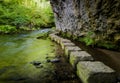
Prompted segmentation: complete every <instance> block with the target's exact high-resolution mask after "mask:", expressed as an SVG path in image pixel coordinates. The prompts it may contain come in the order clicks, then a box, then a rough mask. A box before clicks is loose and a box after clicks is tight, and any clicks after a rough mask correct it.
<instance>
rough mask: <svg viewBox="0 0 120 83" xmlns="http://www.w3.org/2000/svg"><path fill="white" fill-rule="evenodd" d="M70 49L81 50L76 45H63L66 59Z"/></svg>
mask: <svg viewBox="0 0 120 83" xmlns="http://www.w3.org/2000/svg"><path fill="white" fill-rule="evenodd" d="M72 51H81V48H79V47H78V46H66V47H65V55H66V56H67V58H68V59H69V55H70V53H71V52H72Z"/></svg>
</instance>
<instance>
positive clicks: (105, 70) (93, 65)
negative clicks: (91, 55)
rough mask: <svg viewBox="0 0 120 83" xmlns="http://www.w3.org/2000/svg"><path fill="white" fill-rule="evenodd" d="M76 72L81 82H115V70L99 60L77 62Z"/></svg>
mask: <svg viewBox="0 0 120 83" xmlns="http://www.w3.org/2000/svg"><path fill="white" fill-rule="evenodd" d="M77 74H78V76H79V78H80V79H81V80H82V82H83V83H117V82H116V76H115V71H114V70H113V69H111V68H110V67H108V66H106V65H104V64H103V63H102V62H99V61H96V62H90V61H81V62H79V63H78V64H77Z"/></svg>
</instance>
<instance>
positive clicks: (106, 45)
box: [97, 41, 117, 49]
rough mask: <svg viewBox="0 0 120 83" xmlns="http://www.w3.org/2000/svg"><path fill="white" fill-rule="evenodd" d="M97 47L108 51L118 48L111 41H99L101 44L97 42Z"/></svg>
mask: <svg viewBox="0 0 120 83" xmlns="http://www.w3.org/2000/svg"><path fill="white" fill-rule="evenodd" d="M97 46H99V47H104V48H107V49H116V48H117V47H116V46H115V44H113V43H111V42H109V41H99V42H97Z"/></svg>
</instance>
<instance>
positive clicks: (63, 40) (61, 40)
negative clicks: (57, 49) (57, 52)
mask: <svg viewBox="0 0 120 83" xmlns="http://www.w3.org/2000/svg"><path fill="white" fill-rule="evenodd" d="M63 43H72V42H71V41H70V40H68V39H63V38H61V39H60V45H61V46H62V45H63Z"/></svg>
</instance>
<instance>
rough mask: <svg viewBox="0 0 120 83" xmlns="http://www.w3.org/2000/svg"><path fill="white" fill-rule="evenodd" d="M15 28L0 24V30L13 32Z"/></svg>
mask: <svg viewBox="0 0 120 83" xmlns="http://www.w3.org/2000/svg"><path fill="white" fill-rule="evenodd" d="M15 31H16V28H15V27H14V26H10V25H0V32H4V33H9V32H15Z"/></svg>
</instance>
